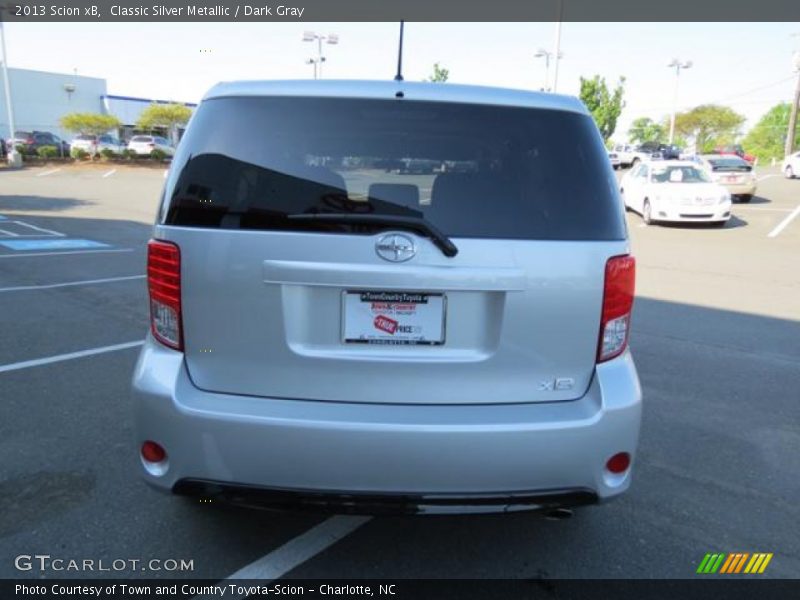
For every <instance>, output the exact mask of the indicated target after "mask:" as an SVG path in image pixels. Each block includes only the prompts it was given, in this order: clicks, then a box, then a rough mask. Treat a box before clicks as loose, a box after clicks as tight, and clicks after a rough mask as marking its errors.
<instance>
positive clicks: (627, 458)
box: [606, 452, 631, 475]
mask: <svg viewBox="0 0 800 600" xmlns="http://www.w3.org/2000/svg"><path fill="white" fill-rule="evenodd" d="M630 466H631V455H630V454H628V453H627V452H619V453H618V454H615V455H614V456H612V457H611V458H609V459H608V462H607V463H606V469H607V470H608V471H609V472H610V473H614V475H619V474H620V473H624V472H625V471H627V470H628V467H630Z"/></svg>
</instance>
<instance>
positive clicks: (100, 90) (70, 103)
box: [0, 68, 106, 139]
mask: <svg viewBox="0 0 800 600" xmlns="http://www.w3.org/2000/svg"><path fill="white" fill-rule="evenodd" d="M8 81H9V83H10V85H11V104H12V107H13V109H14V126H15V127H16V128H17V131H32V130H37V131H49V132H50V133H55V134H56V135H58V136H60V137H62V138H65V139H69V137H70V136H71V134H70V133H69V132H68V131H64V130H63V129H62V128H61V126H60V125H59V123H58V121H59V119H60V118H61V117H62V116H64V115H65V114H67V113H71V112H93V113H102V112H104V109H103V101H102V97H103V96H104V95H106V80H105V79H100V78H98V77H84V76H82V75H68V74H65V73H47V72H45V71H31V70H29V69H13V68H9V69H8ZM10 133H11V132H10V130H9V124H8V110H7V109H6V97H5V94H0V135H2V136H3V137H4V138H9V137H10V135H9V134H10Z"/></svg>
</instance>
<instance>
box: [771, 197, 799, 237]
mask: <svg viewBox="0 0 800 600" xmlns="http://www.w3.org/2000/svg"><path fill="white" fill-rule="evenodd" d="M797 215H800V205H798V206H797V208H795V209H794V210H793V211H792V212H791V213H789V215H787V216H786V218H785V219H784V220H783V221H781V222H780V223H778V226H777V227H776V228H775V229H773V230H772V231H770V232H769V233H768V234H767V237H771V238H774V237H778V235H779V234H780V232H781V231H783V230H784V229H786V226H787V225H788V224H789V223H791V222H792V219H794V218H795V217H796V216H797Z"/></svg>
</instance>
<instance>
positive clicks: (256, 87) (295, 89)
mask: <svg viewBox="0 0 800 600" xmlns="http://www.w3.org/2000/svg"><path fill="white" fill-rule="evenodd" d="M398 94H402V95H401V96H398ZM241 96H272V97H274V96H284V97H311V98H354V99H393V98H398V97H402V98H403V99H404V100H405V101H409V100H411V101H428V102H454V103H463V104H486V105H494V106H515V107H525V108H544V109H550V110H563V111H568V112H575V113H580V114H588V112H587V110H586V107H585V106H584V105H583V103H582V102H581V101H580V100H578V98H575V97H573V96H565V95H561V94H551V93H545V92H531V91H527V90H515V89H508V88H498V87H488V86H479V85H461V84H454V83H430V82H412V81H358V80H331V79H326V80H324V81H319V80H286V81H235V82H222V83H218V84H217V85H215V86H214V87H212V88H211V89H210V90H209V91H208V92H207V93H206V95H205V97H204V98H203V100H210V99H213V98H232V97H241Z"/></svg>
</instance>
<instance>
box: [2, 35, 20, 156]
mask: <svg viewBox="0 0 800 600" xmlns="http://www.w3.org/2000/svg"><path fill="white" fill-rule="evenodd" d="M0 48H2V51H3V56H2V58H3V83H4V86H3V87H5V90H6V110H7V111H8V128H9V130H10V131H11V135H10V136H9V140H11V148H9V149H8V157H7V158H8V164H9V165H11V166H12V167H21V166H22V157H21V156H20V154H19V152H17V147H16V146H15V145H14V132H15V131H16V128H15V127H14V108H13V107H12V106H11V84H10V83H9V81H8V58H7V57H6V34H5V30H4V29H3V21H2V20H0Z"/></svg>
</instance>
